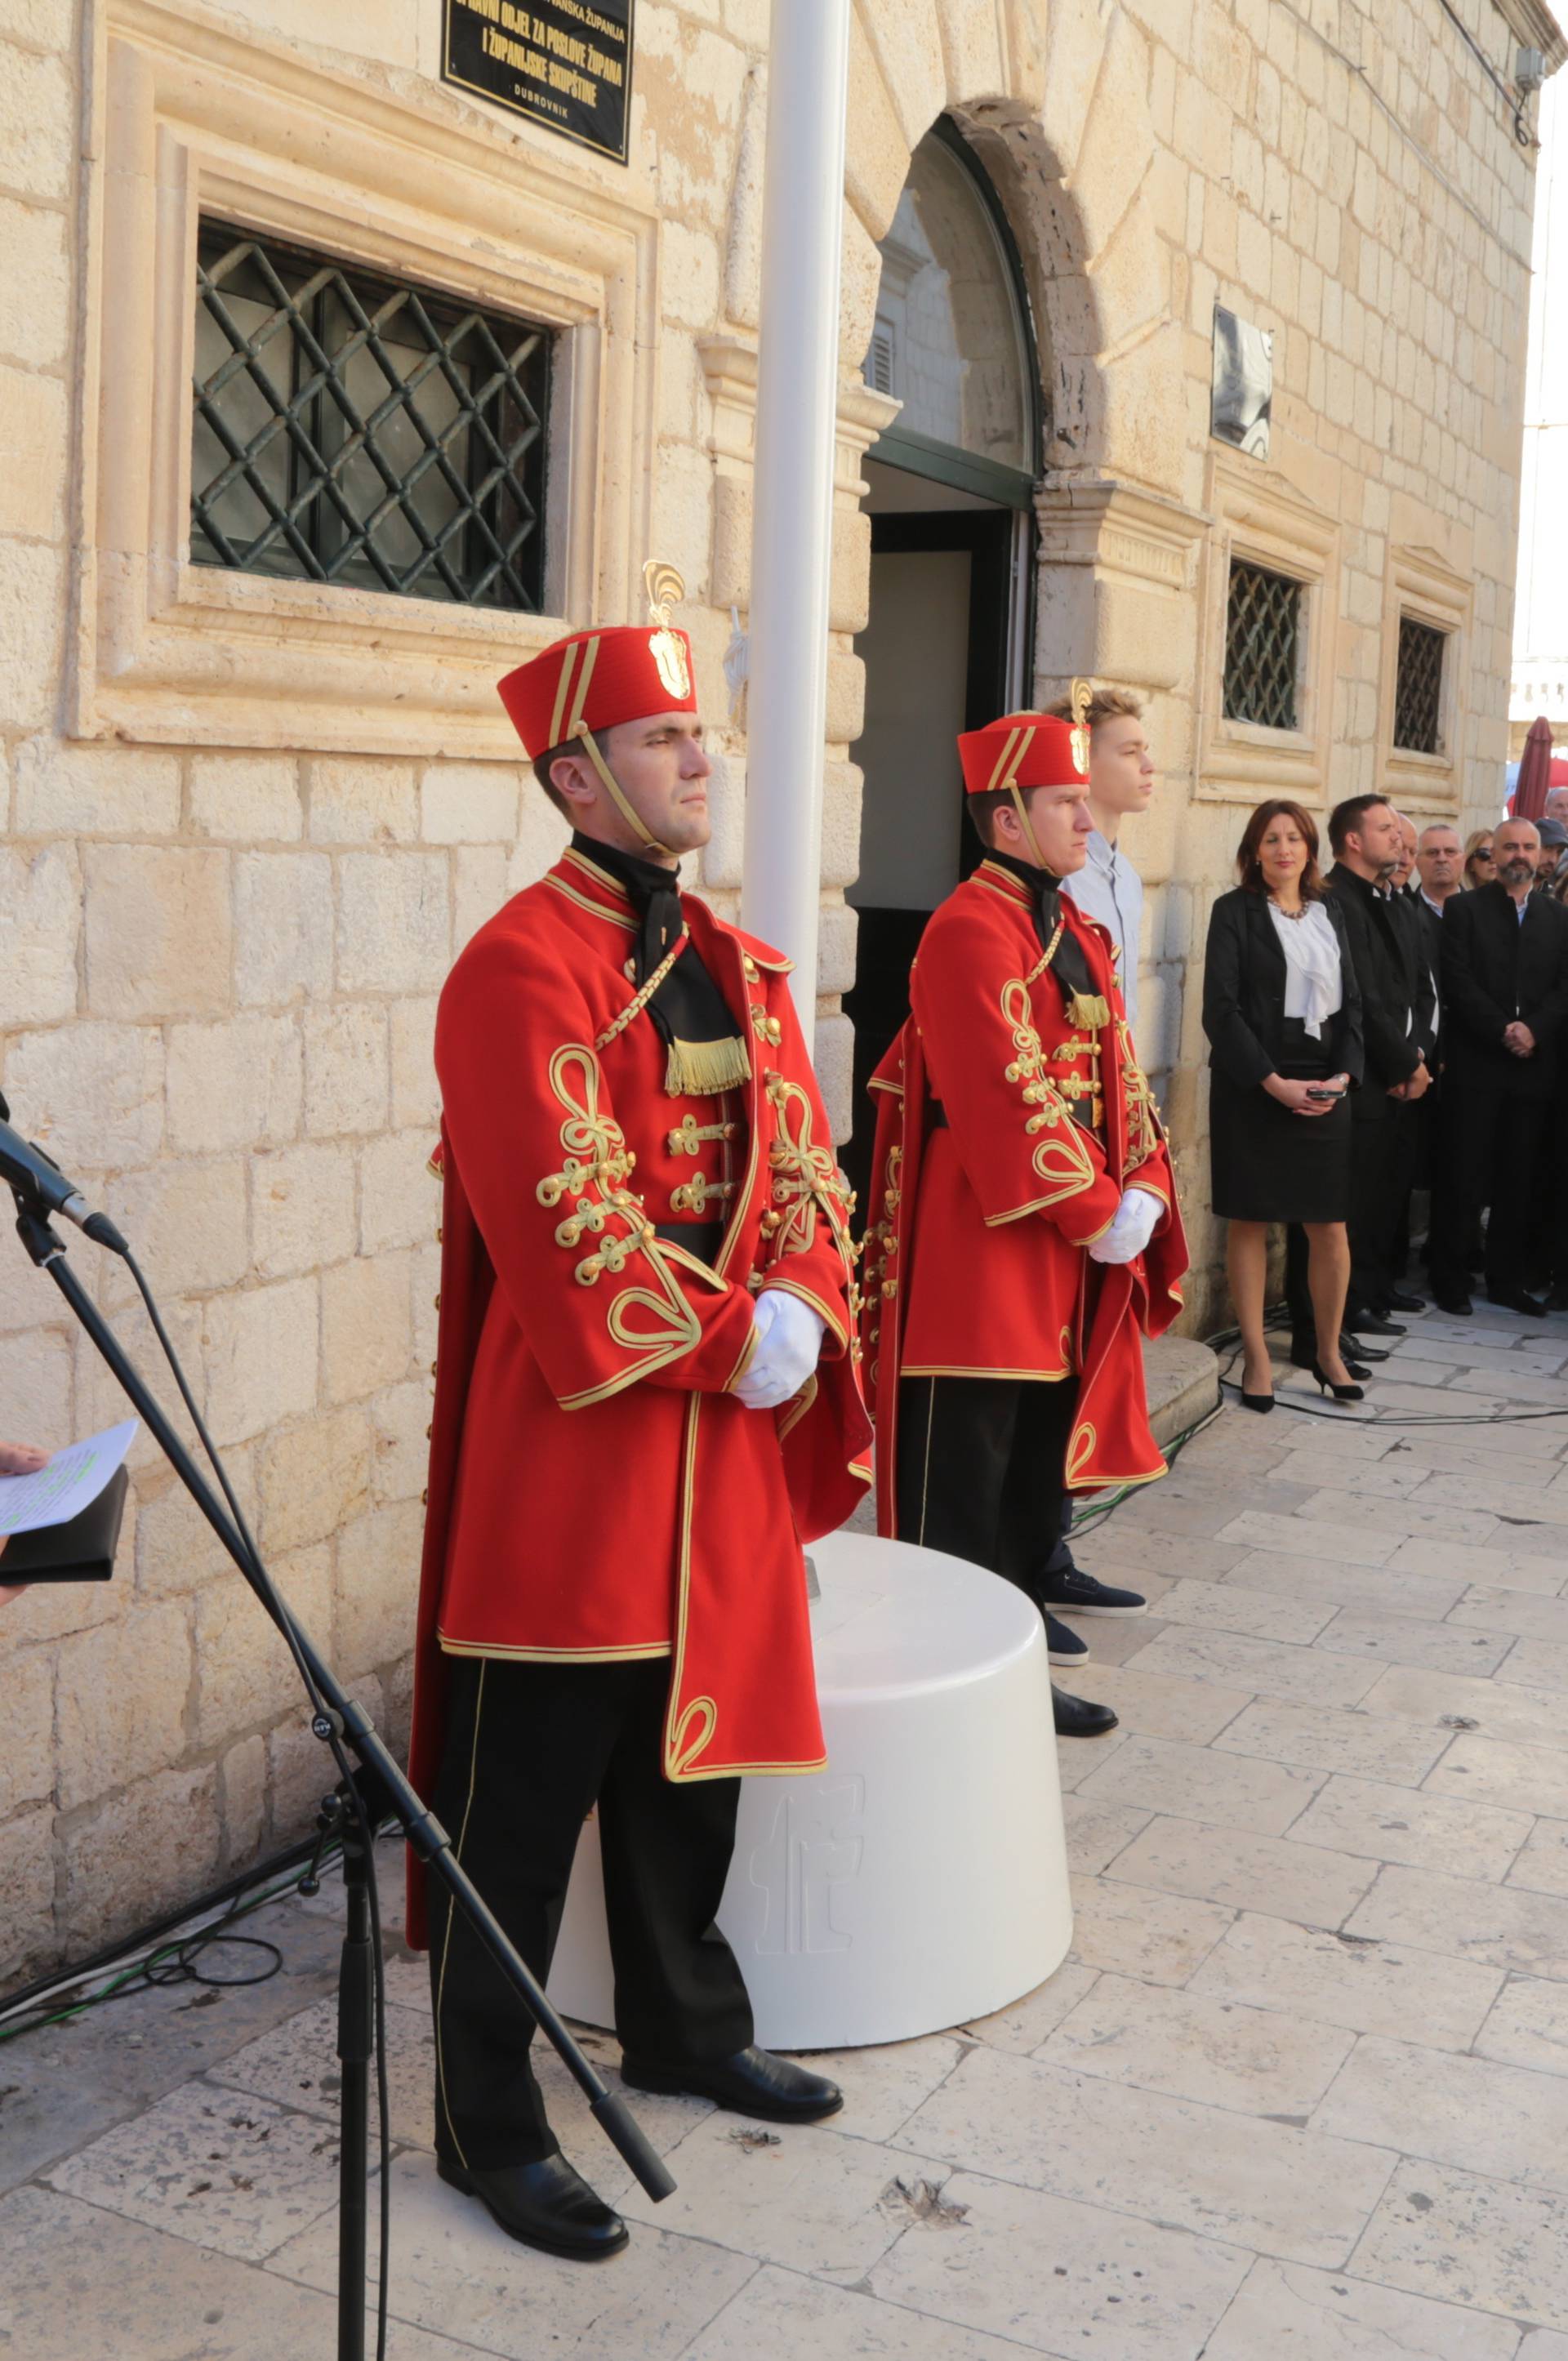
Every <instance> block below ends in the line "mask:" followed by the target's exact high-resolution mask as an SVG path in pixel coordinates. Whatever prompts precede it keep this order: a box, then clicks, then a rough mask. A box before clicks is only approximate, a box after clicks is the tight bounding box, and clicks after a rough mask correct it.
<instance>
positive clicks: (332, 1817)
mask: <svg viewBox="0 0 1568 2361" xmlns="http://www.w3.org/2000/svg"><path fill="white" fill-rule="evenodd" d="M12 1194H13V1195H14V1196H15V1198H16V1231H17V1235H18V1236H19V1237H20V1238H21V1241H22V1244H23V1246H25V1247H26V1249H27V1254H28V1255H29V1257H31V1259H32V1261H33V1262H34V1263H35V1264H36V1265H37V1267H38V1269H40V1270H47V1271H48V1273H49V1277H50V1279H53V1281H54V1283H55V1285H56V1286H57V1287H58V1288H59V1290H60V1293H61V1294H62V1295H63V1296H64V1298H65V1300H66V1301H67V1302H68V1303H69V1304H70V1306H71V1311H72V1312H74V1313H75V1315H76V1317H77V1319H78V1320H79V1321H80V1322H81V1323H82V1327H83V1328H84V1329H85V1330H86V1332H87V1334H88V1335H89V1336H90V1337H91V1339H92V1341H93V1345H95V1346H96V1347H97V1349H98V1351H99V1353H100V1354H101V1355H102V1356H103V1358H104V1361H105V1362H106V1363H107V1364H108V1367H109V1368H110V1370H111V1372H112V1373H113V1375H114V1376H115V1378H116V1379H117V1380H118V1382H119V1384H120V1386H121V1388H122V1389H124V1391H125V1392H126V1394H127V1395H128V1396H129V1398H130V1400H131V1403H132V1405H133V1407H134V1408H135V1409H136V1411H137V1413H138V1415H139V1416H140V1417H141V1418H142V1419H143V1420H144V1421H145V1422H146V1424H147V1426H148V1430H149V1432H150V1433H151V1434H152V1435H153V1437H154V1438H155V1440H156V1441H157V1443H158V1444H159V1446H160V1448H161V1449H162V1451H163V1453H164V1455H165V1457H166V1458H167V1459H168V1460H169V1462H170V1466H172V1467H173V1469H174V1472H175V1474H176V1475H177V1476H178V1477H179V1478H180V1480H181V1483H182V1484H183V1485H184V1487H185V1489H186V1490H187V1491H188V1492H189V1493H190V1495H191V1498H192V1499H193V1500H194V1501H195V1503H196V1506H197V1507H198V1508H199V1509H200V1510H201V1511H202V1514H203V1516H204V1517H205V1519H206V1521H207V1522H208V1524H209V1525H211V1527H212V1529H213V1531H214V1533H216V1535H217V1537H218V1539H219V1541H220V1542H221V1543H223V1545H224V1547H225V1550H226V1551H227V1552H228V1554H229V1555H230V1557H231V1558H233V1560H234V1562H235V1564H236V1566H237V1567H238V1568H239V1571H240V1573H241V1574H242V1575H243V1576H244V1577H245V1580H246V1582H247V1584H248V1586H249V1587H250V1589H251V1591H252V1592H253V1593H254V1595H255V1597H256V1598H257V1600H258V1603H259V1604H260V1606H261V1607H262V1608H263V1609H265V1610H266V1612H267V1614H268V1615H269V1617H270V1618H271V1620H273V1622H274V1623H276V1624H277V1626H278V1628H279V1630H280V1631H283V1632H284V1633H285V1634H286V1635H287V1636H289V1637H291V1640H292V1642H293V1645H294V1650H295V1653H296V1654H297V1655H298V1657H299V1658H300V1660H301V1661H302V1664H304V1666H305V1668H306V1670H307V1671H308V1673H309V1675H310V1677H311V1679H312V1681H313V1683H314V1686H315V1690H316V1694H317V1696H318V1697H320V1698H321V1699H322V1700H323V1708H324V1709H323V1711H322V1712H320V1713H317V1714H316V1715H314V1717H313V1720H312V1725H311V1727H312V1730H313V1733H314V1735H315V1736H316V1737H317V1738H319V1739H321V1740H322V1741H323V1743H324V1744H328V1745H330V1744H332V1743H333V1741H334V1740H336V1741H341V1742H343V1743H345V1744H346V1745H348V1746H349V1747H351V1748H352V1749H353V1751H354V1752H355V1754H356V1756H357V1758H358V1761H359V1763H360V1766H361V1776H362V1780H363V1785H361V1782H360V1781H359V1780H356V1782H355V1783H354V1784H356V1786H360V1792H361V1794H362V1795H364V1796H365V1799H366V1807H367V1816H368V1818H369V1823H370V1825H371V1826H372V1827H374V1826H375V1823H376V1821H377V1820H378V1818H381V1817H386V1816H387V1815H388V1814H390V1816H391V1817H393V1818H395V1819H396V1820H397V1821H398V1822H399V1824H400V1827H401V1828H402V1831H403V1835H404V1837H405V1838H406V1839H407V1841H408V1842H409V1844H410V1845H411V1846H412V1848H413V1850H414V1852H415V1854H416V1855H417V1856H418V1858H419V1860H420V1861H422V1863H423V1864H424V1867H425V1870H426V1872H427V1874H428V1875H430V1876H433V1877H435V1878H438V1879H439V1880H440V1882H441V1883H442V1884H443V1885H444V1887H445V1889H446V1892H447V1894H448V1895H449V1896H450V1898H451V1901H452V1904H453V1905H454V1906H455V1908H457V1909H459V1910H461V1911H462V1912H463V1914H464V1916H466V1918H467V1920H468V1922H469V1924H470V1925H471V1926H472V1927H473V1929H474V1931H475V1933H476V1934H477V1936H478V1938H479V1939H480V1941H481V1942H482V1943H483V1944H484V1946H485V1948H486V1949H487V1950H488V1952H489V1953H490V1956H491V1958H492V1959H493V1960H495V1961H496V1964H497V1965H498V1967H499V1969H500V1970H501V1972H502V1974H503V1975H504V1976H505V1977H506V1978H507V1981H508V1982H510V1985H511V1987H512V1989H513V1991H514V1992H515V1993H516V1994H517V1996H518V1999H519V2001H520V2002H521V2004H522V2006H523V2007H524V2008H525V2009H526V2010H527V2011H528V2013H529V2015H531V2016H532V2018H533V2020H534V2022H535V2024H536V2025H538V2026H541V2027H542V2028H543V2032H544V2033H545V2035H546V2036H547V2037H548V2039H549V2041H550V2042H551V2045H552V2046H553V2048H554V2049H555V2050H556V2051H557V2053H558V2054H559V2056H560V2058H561V2059H562V2061H563V2063H564V2064H565V2067H566V2068H567V2070H568V2071H569V2072H570V2073H571V2074H572V2076H573V2078H574V2080H575V2081H576V2083H577V2084H578V2086H579V2088H580V2089H581V2090H582V2092H584V2094H585V2096H586V2097H587V2102H588V2106H589V2109H590V2112H591V2113H592V2114H593V2116H594V2119H595V2121H596V2122H597V2123H598V2125H599V2128H600V2129H601V2131H603V2132H604V2133H605V2134H606V2135H607V2136H609V2139H610V2140H611V2141H612V2142H613V2143H614V2145H615V2147H617V2148H618V2149H619V2150H620V2154H621V2156H622V2157H623V2158H625V2160H626V2162H627V2163H628V2164H629V2165H630V2168H631V2169H632V2171H633V2172H634V2173H635V2174H636V2176H637V2179H638V2180H639V2181H640V2182H641V2186H642V2187H643V2189H645V2190H646V2191H647V2192H648V2195H649V2196H650V2197H651V2198H652V2199H653V2201H654V2202H655V2203H657V2202H658V2201H659V2200H660V2199H662V2198H665V2197H668V2196H669V2195H670V2193H671V2191H673V2190H674V2186H675V2183H674V2177H673V2176H672V2174H671V2173H670V2172H669V2170H668V2169H667V2168H666V2166H665V2164H664V2162H663V2158H661V2157H660V2156H658V2155H657V2154H656V2153H655V2151H654V2149H653V2148H652V2147H651V2146H650V2144H649V2141H648V2138H647V2136H646V2135H645V2134H644V2132H643V2131H642V2128H641V2125H639V2124H638V2122H637V2120H636V2118H635V2116H634V2115H633V2114H631V2113H630V2109H629V2108H628V2107H627V2105H626V2103H625V2101H624V2100H622V2099H620V2098H618V2097H617V2096H616V2094H615V2093H614V2092H611V2091H609V2090H607V2089H606V2088H605V2085H604V2083H603V2082H602V2081H600V2079H599V2077H598V2074H597V2073H596V2072H595V2070H594V2068H593V2067H592V2066H591V2065H590V2064H589V2062H588V2060H587V2058H585V2057H584V2055H583V2053H582V2051H581V2049H579V2048H578V2047H577V2044H576V2041H575V2040H574V2039H573V2037H572V2036H571V2034H570V2033H569V2032H568V2031H567V2029H566V2027H565V2024H564V2023H563V2022H562V2020H561V2018H560V2016H559V2015H557V2014H556V2012H555V2010H554V2007H553V2006H552V2005H551V2004H550V2002H549V2001H548V2000H547V1999H546V1998H545V1995H544V1993H543V1989H542V1987H541V1986H540V1984H539V1982H537V1980H536V1979H535V1977H534V1976H533V1974H532V1971H531V1970H530V1969H529V1968H528V1966H527V1965H526V1963H525V1962H524V1960H522V1959H521V1957H520V1955H519V1953H518V1952H517V1950H516V1949H515V1948H514V1946H513V1945H512V1943H511V1942H510V1939H509V1938H508V1937H507V1934H506V1932H505V1929H504V1928H503V1927H501V1925H500V1922H499V1919H498V1918H496V1916H494V1914H493V1913H492V1912H491V1910H490V1908H489V1906H488V1904H487V1903H486V1902H485V1901H484V1899H483V1897H482V1896H481V1895H480V1894H479V1893H478V1891H477V1887H476V1886H475V1885H474V1883H473V1881H472V1880H471V1879H470V1878H469V1876H468V1874H467V1872H466V1870H464V1868H463V1867H462V1865H461V1864H460V1863H459V1862H458V1861H455V1859H454V1857H453V1853H452V1840H451V1839H450V1837H449V1836H448V1835H447V1833H446V1830H445V1829H444V1828H443V1827H442V1825H441V1823H440V1821H439V1820H438V1819H437V1818H436V1817H435V1815H434V1813H433V1812H431V1811H428V1810H427V1809H426V1808H425V1806H424V1804H423V1803H422V1800H421V1798H420V1796H419V1795H418V1794H417V1793H416V1791H415V1789H414V1788H413V1786H412V1785H411V1783H410V1781H409V1780H408V1778H407V1777H406V1775H405V1774H404V1773H403V1772H402V1771H401V1770H400V1767H399V1765H398V1763H397V1760H396V1757H395V1756H394V1755H393V1754H392V1753H391V1752H389V1749H388V1747H387V1745H386V1743H385V1741H383V1739H382V1738H381V1737H380V1735H379V1733H378V1730H377V1729H376V1726H375V1724H374V1722H373V1721H372V1720H371V1719H370V1717H369V1715H368V1714H367V1712H366V1711H365V1708H364V1707H363V1706H360V1705H356V1703H355V1701H354V1699H353V1698H352V1697H349V1696H348V1695H347V1694H346V1692H345V1689H344V1688H343V1686H342V1685H341V1683H340V1682H339V1681H338V1679H337V1677H336V1675H335V1674H334V1672H333V1671H332V1668H331V1666H330V1665H329V1664H327V1663H326V1661H325V1659H324V1658H323V1656H322V1655H321V1654H320V1653H318V1651H317V1649H316V1647H315V1645H314V1643H313V1642H312V1640H311V1638H310V1635H309V1633H308V1632H307V1631H305V1629H304V1627H303V1626H302V1624H301V1623H300V1622H299V1621H298V1620H296V1619H295V1617H294V1616H293V1615H292V1614H291V1612H290V1610H289V1609H288V1608H287V1607H286V1606H285V1605H284V1603H283V1601H282V1600H281V1599H280V1598H279V1596H278V1594H277V1593H276V1591H272V1590H270V1589H269V1587H268V1586H267V1585H266V1584H265V1582H264V1581H263V1580H262V1579H261V1578H260V1577H259V1576H258V1574H257V1572H256V1570H255V1569H254V1567H253V1566H252V1564H251V1559H250V1554H249V1552H248V1551H247V1548H246V1546H245V1543H244V1542H243V1540H242V1539H241V1536H240V1534H239V1532H237V1530H236V1526H235V1525H234V1523H233V1521H232V1520H231V1519H230V1517H229V1515H228V1513H227V1511H226V1510H225V1508H224V1506H223V1504H222V1503H221V1502H220V1500H219V1499H218V1498H217V1496H216V1494H215V1493H214V1491H213V1489H212V1487H211V1486H210V1485H209V1484H208V1482H207V1480H206V1478H205V1477H204V1476H203V1474H202V1471H201V1469H200V1468H199V1467H198V1466H197V1465H196V1463H195V1461H194V1460H193V1459H192V1456H191V1454H190V1453H189V1452H188V1451H187V1450H186V1448H185V1445H184V1444H183V1443H181V1440H180V1437H179V1435H178V1434H177V1433H175V1431H174V1429H173V1427H172V1426H171V1425H170V1422H169V1419H168V1417H167V1416H166V1415H165V1413H164V1411H163V1409H162V1407H161V1406H160V1404H159V1401H158V1400H157V1399H156V1397H155V1396H154V1395H153V1394H152V1393H151V1391H150V1390H149V1389H148V1386H147V1384H146V1383H145V1381H144V1380H143V1378H142V1377H141V1376H140V1374H139V1372H138V1371H137V1367H136V1366H135V1364H134V1363H133V1362H132V1360H131V1359H130V1356H128V1354H127V1353H126V1349H125V1347H124V1345H122V1344H121V1343H120V1340H119V1338H118V1337H117V1336H116V1335H115V1332H114V1330H113V1329H112V1328H111V1327H110V1325H109V1323H108V1322H107V1321H106V1320H105V1319H104V1315H103V1313H102V1312H100V1311H99V1309H98V1307H97V1305H96V1304H95V1303H94V1302H93V1299H92V1297H91V1296H90V1295H89V1294H88V1293H87V1291H86V1290H85V1289H84V1288H83V1286H82V1282H81V1280H80V1279H78V1278H77V1276H76V1274H75V1272H74V1271H73V1270H72V1269H71V1266H70V1264H69V1262H68V1261H67V1260H66V1253H65V1244H64V1241H63V1239H61V1238H60V1236H59V1235H58V1234H57V1233H56V1232H55V1231H54V1230H52V1229H51V1228H50V1227H49V1219H48V1216H47V1214H45V1213H43V1212H41V1211H40V1210H39V1209H38V1207H37V1206H35V1205H32V1204H29V1203H28V1202H27V1200H26V1198H25V1197H24V1195H23V1193H22V1191H20V1190H19V1189H16V1188H13V1191H12ZM334 1805H335V1806H336V1810H335V1813H334V1810H333V1808H332V1807H333V1806H334ZM323 1820H324V1821H326V1822H327V1823H328V1826H327V1827H325V1828H323V1837H324V1836H325V1835H326V1834H328V1833H332V1834H337V1835H339V1836H341V1838H342V1840H343V1854H344V1874H345V1884H346V1886H347V1889H348V1905H349V1916H348V1928H347V1933H346V1935H345V1940H344V1945H343V1953H342V1963H341V1971H340V1982H339V1988H338V2053H339V2056H340V2058H341V2059H342V2061H343V2077H342V2083H343V2088H342V2099H341V2117H342V2120H341V2147H340V2151H339V2165H338V2175H339V2191H340V2197H341V2201H342V2202H341V2204H340V2207H339V2216H338V2219H339V2231H338V2290H337V2356H338V2361H364V2355H365V2312H366V2299H365V2273H366V2233H367V2207H366V2186H367V2180H368V2178H369V2166H370V2159H369V2103H368V2102H369V2085H368V2068H369V2059H370V2055H371V2048H372V2043H371V1994H372V1979H371V1969H372V1966H373V1962H372V1960H371V1957H370V1941H369V1913H368V1906H367V1883H368V1879H369V1874H370V1862H369V1859H368V1856H367V1852H366V1850H365V1847H364V1845H363V1843H362V1841H361V1839H360V1830H359V1828H358V1826H357V1814H356V1811H355V1808H354V1805H353V1801H352V1798H350V1797H345V1796H344V1795H342V1794H341V1792H340V1793H339V1795H336V1796H334V1797H333V1798H331V1799H329V1803H328V1805H327V1806H323ZM334 1821H335V1826H334V1825H332V1824H333V1823H334Z"/></svg>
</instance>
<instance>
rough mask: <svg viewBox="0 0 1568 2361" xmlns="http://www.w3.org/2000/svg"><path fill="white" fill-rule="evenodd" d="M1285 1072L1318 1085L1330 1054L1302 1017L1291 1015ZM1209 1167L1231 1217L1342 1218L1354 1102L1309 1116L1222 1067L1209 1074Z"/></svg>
mask: <svg viewBox="0 0 1568 2361" xmlns="http://www.w3.org/2000/svg"><path fill="white" fill-rule="evenodd" d="M1284 1050H1285V1054H1284V1056H1283V1057H1282V1058H1281V1059H1280V1060H1279V1071H1280V1072H1281V1073H1282V1074H1284V1075H1285V1076H1286V1077H1287V1078H1288V1079H1289V1080H1292V1081H1302V1082H1317V1081H1320V1080H1321V1078H1322V1077H1323V1076H1324V1075H1325V1074H1326V1073H1327V1072H1328V1071H1329V1063H1328V1051H1327V1049H1326V1047H1325V1046H1324V1044H1323V1043H1321V1042H1319V1041H1314V1040H1313V1039H1312V1038H1311V1036H1310V1034H1309V1033H1308V1032H1306V1030H1305V1029H1304V1028H1303V1027H1302V1026H1301V1024H1300V1023H1299V1020H1298V1019H1297V1018H1295V1017H1293V1016H1288V1017H1287V1018H1286V1020H1285V1041H1284ZM1210 1084H1211V1087H1210V1093H1209V1170H1210V1179H1211V1188H1212V1204H1213V1210H1214V1212H1215V1213H1218V1214H1219V1215H1220V1216H1221V1217H1222V1218H1223V1220H1225V1221H1229V1222H1343V1219H1344V1217H1345V1210H1346V1207H1347V1205H1348V1203H1349V1201H1350V1101H1349V1097H1348V1095H1347V1096H1346V1097H1344V1098H1343V1099H1341V1101H1340V1103H1339V1104H1338V1106H1336V1107H1335V1108H1334V1109H1333V1111H1332V1114H1330V1115H1296V1114H1294V1113H1293V1112H1292V1111H1291V1109H1290V1108H1289V1107H1286V1106H1281V1105H1280V1104H1279V1101H1278V1100H1277V1098H1274V1097H1272V1096H1271V1095H1270V1093H1268V1092H1267V1091H1266V1090H1265V1089H1264V1087H1263V1085H1262V1083H1261V1082H1258V1083H1255V1084H1254V1085H1253V1087H1252V1088H1251V1089H1250V1090H1244V1089H1243V1087H1242V1085H1241V1084H1240V1083H1239V1082H1232V1081H1231V1079H1230V1077H1229V1075H1227V1074H1223V1073H1221V1072H1220V1071H1219V1069H1218V1068H1217V1067H1216V1068H1215V1069H1214V1070H1213V1071H1212V1074H1211V1076H1210Z"/></svg>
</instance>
